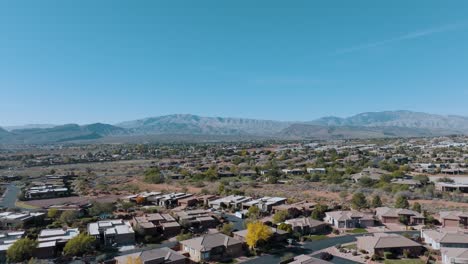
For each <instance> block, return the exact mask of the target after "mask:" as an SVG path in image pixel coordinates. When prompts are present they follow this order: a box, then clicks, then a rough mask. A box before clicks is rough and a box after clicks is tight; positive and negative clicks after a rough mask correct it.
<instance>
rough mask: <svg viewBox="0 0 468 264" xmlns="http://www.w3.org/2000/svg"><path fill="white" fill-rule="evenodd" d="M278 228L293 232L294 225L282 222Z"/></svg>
mask: <svg viewBox="0 0 468 264" xmlns="http://www.w3.org/2000/svg"><path fill="white" fill-rule="evenodd" d="M278 229H279V230H283V231H286V232H288V233H292V226H291V225H288V224H286V223H281V224H279V225H278Z"/></svg>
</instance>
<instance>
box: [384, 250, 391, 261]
mask: <svg viewBox="0 0 468 264" xmlns="http://www.w3.org/2000/svg"><path fill="white" fill-rule="evenodd" d="M384 258H385V259H392V258H393V254H392V252H388V251H386V252H384Z"/></svg>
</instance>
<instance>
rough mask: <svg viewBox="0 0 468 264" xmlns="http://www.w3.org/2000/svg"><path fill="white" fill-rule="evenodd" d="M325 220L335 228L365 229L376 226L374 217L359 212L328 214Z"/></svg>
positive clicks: (334, 212) (333, 212)
mask: <svg viewBox="0 0 468 264" xmlns="http://www.w3.org/2000/svg"><path fill="white" fill-rule="evenodd" d="M323 220H324V222H326V223H329V224H330V225H332V226H333V227H335V228H359V227H362V228H365V227H370V226H374V225H375V219H374V216H373V215H371V214H365V213H361V212H358V211H332V212H326V213H325V218H324V219H323Z"/></svg>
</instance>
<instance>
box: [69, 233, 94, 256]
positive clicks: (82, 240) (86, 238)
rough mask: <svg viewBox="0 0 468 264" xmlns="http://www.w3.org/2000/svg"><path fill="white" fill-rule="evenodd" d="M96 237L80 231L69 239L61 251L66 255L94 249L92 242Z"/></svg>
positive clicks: (76, 254)
mask: <svg viewBox="0 0 468 264" xmlns="http://www.w3.org/2000/svg"><path fill="white" fill-rule="evenodd" d="M95 242H96V238H94V237H93V236H90V235H88V234H85V233H81V234H79V235H77V236H76V237H74V238H72V239H70V240H69V241H68V242H67V244H65V247H64V248H63V253H64V254H65V255H67V256H81V255H83V254H86V253H89V252H92V251H93V250H94V243H95Z"/></svg>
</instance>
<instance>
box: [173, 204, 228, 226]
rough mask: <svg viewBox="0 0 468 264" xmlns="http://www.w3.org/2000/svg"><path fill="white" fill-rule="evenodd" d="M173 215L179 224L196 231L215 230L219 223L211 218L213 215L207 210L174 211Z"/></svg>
mask: <svg viewBox="0 0 468 264" xmlns="http://www.w3.org/2000/svg"><path fill="white" fill-rule="evenodd" d="M174 215H175V217H176V219H177V221H179V223H180V224H182V225H184V226H186V227H192V228H195V229H197V230H206V229H208V228H215V227H216V226H217V225H218V223H219V222H218V220H217V219H216V218H214V217H213V213H212V212H211V211H209V210H202V209H197V210H185V211H174Z"/></svg>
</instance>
